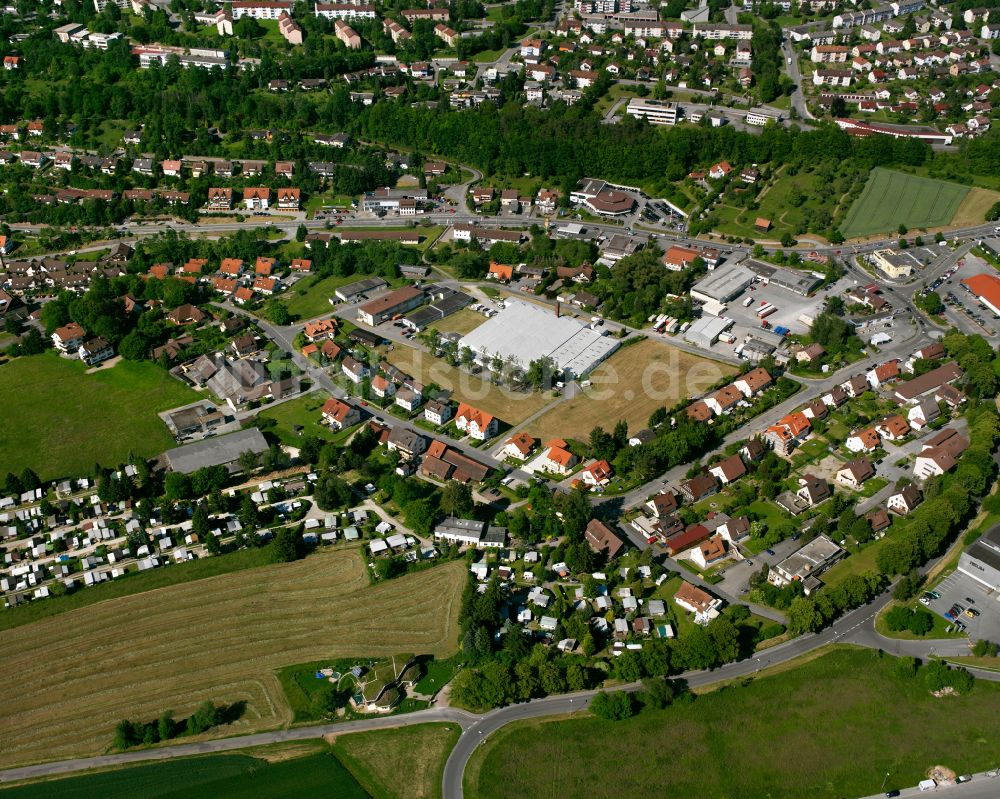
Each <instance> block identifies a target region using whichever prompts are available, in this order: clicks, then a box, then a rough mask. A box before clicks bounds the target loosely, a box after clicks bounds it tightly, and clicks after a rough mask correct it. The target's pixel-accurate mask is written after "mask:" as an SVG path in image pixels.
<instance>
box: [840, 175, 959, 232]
mask: <svg viewBox="0 0 1000 799" xmlns="http://www.w3.org/2000/svg"><path fill="white" fill-rule="evenodd" d="M968 193H969V187H968V186H962V185H960V184H958V183H948V182H947V181H944V180H935V179H934V178H922V177H918V176H916V175H907V174H906V173H905V172H895V171H893V170H891V169H883V168H882V167H877V168H875V169H873V170H872V174H871V177H869V178H868V182H867V183H866V184H865V188H864V191H862V192H861V196H860V197H858V199H856V200H855V201H854V204H853V205H852V206H851V208H850V210H849V211H848V212H847V217H846V218H845V219H844V224H843V225H841V227H840V232H841V233H842V234H843V235H844V237H845V238H848V239H853V238H858V237H861V236H871V235H873V234H875V233H892V232H894V231H895V230H896V229H897V228H898V227H899V226H900V225H905V226H906V227H907V229H909V230H913V231H916V230H918V229H920V228H931V227H941V226H942V225H947V224H949V223H950V222H951V220H952V217H954V216H955V212H956V211H958V208H959V206H960V205H961V204H962V200H964V199H965V195H967V194H968Z"/></svg>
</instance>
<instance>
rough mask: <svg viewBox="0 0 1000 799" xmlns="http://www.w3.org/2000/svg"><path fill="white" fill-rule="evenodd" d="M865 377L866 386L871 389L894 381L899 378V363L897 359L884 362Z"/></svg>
mask: <svg viewBox="0 0 1000 799" xmlns="http://www.w3.org/2000/svg"><path fill="white" fill-rule="evenodd" d="M865 377H867V378H868V384H869V385H870V386H871V387H872V388H878V387H879V386H881V385H883V384H884V383H888V382H889V381H890V380H896V379H897V378H898V377H899V361H898V360H897V359H893V360H891V361H886V362H885V363H883V364H880V365H878V366H876V367H875V368H874V369H872V370H871V371H869V372H868V374H867V375H865Z"/></svg>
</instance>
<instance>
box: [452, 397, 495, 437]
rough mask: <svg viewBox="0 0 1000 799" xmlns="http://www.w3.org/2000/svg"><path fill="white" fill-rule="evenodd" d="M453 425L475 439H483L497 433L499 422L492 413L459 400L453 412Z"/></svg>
mask: <svg viewBox="0 0 1000 799" xmlns="http://www.w3.org/2000/svg"><path fill="white" fill-rule="evenodd" d="M455 427H457V428H458V429H459V430H461V431H462V432H463V433H468V434H469V436H470V437H471V438H474V439H476V440H477V441H485V440H486V439H488V438H493V436H495V435H496V434H497V428H498V427H499V423H498V422H497V419H496V417H495V416H493V415H492V414H489V413H486V412H485V411H481V410H479V409H478V408H473V407H472V406H471V405H466V404H465V403H464V402H460V403H459V404H458V412H457V413H456V414H455Z"/></svg>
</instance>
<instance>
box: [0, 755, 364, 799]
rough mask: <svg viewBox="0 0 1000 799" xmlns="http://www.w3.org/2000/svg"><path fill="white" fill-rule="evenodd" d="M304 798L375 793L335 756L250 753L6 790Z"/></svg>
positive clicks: (38, 795)
mask: <svg viewBox="0 0 1000 799" xmlns="http://www.w3.org/2000/svg"><path fill="white" fill-rule="evenodd" d="M52 796H62V797H66V799H168V797H169V799H201V797H205V796H211V797H213V799H256V797H261V796H266V797H268V799H298V797H303V796H336V797H337V799H368V797H369V794H368V793H367V792H366V791H365V790H364V789H363V788H362V787H361V786H360V785H359V784H358V782H357V780H355V779H354V777H352V776H351V774H350V772H349V771H348V770H347V769H346V768H344V766H343V765H341V763H340V761H339V760H338V759H337V758H336V757H334V756H333V755H332V754H329V753H326V752H322V753H318V754H311V755H307V756H305V757H294V758H291V759H287V760H284V759H281V760H277V761H275V762H270V763H269V762H268V761H267V760H264V759H261V758H258V757H250V756H249V755H242V754H233V755H212V756H210V757H199V758H187V759H183V760H171V761H168V762H164V763H153V764H149V765H143V766H133V767H131V768H126V769H119V770H116V771H102V772H97V773H94V774H86V775H84V776H80V777H69V778H67V779H63V780H54V781H48V782H37V783H32V784H29V785H24V786H21V787H17V788H8V789H7V790H2V791H0V797H3V799H48V797H52Z"/></svg>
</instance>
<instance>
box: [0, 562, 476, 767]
mask: <svg viewBox="0 0 1000 799" xmlns="http://www.w3.org/2000/svg"><path fill="white" fill-rule="evenodd" d="M168 568H170V567H168ZM126 579H127V578H126ZM464 584H465V569H464V568H463V565H462V564H461V563H448V564H445V565H442V566H439V567H436V568H433V569H429V570H427V571H422V572H419V573H417V574H414V575H409V576H405V577H401V578H398V579H396V580H391V581H388V582H384V583H379V584H376V585H370V584H369V581H368V576H367V574H366V566H365V564H364V562H363V561H362V558H361V556H360V554H359V553H358V552H357V551H354V550H342V549H341V550H332V551H331V550H327V551H324V552H318V553H316V554H314V555H312V556H310V557H308V558H306V559H305V560H301V561H297V562H295V563H291V564H276V565H272V566H264V567H261V568H256V569H248V570H246V571H242V572H235V573H232V574H225V575H221V576H218V577H211V578H207V579H204V580H198V581H195V582H191V583H186V584H183V585H176V586H171V587H168V588H162V589H159V590H155V591H149V592H146V593H142V594H135V595H132V596H126V597H121V598H118V599H112V600H108V601H107V602H101V603H99V604H96V605H91V606H88V607H85V608H81V609H79V610H76V611H71V612H69V613H64V614H61V615H59V616H53V617H50V618H46V619H42V620H41V621H38V622H35V623H33V624H27V625H24V626H22V627H18V628H15V629H12V630H7V631H5V632H3V633H0V651H2V652H3V662H4V672H5V679H4V681H3V688H2V689H0V742H2V743H0V767H3V768H7V767H11V766H15V765H22V764H26V763H32V762H39V761H45V760H56V759H64V758H69V757H75V756H85V755H96V754H101V753H103V752H105V751H106V750H107V749H108V747H109V746H110V745H111V741H112V736H113V732H114V727H115V724H117V722H118V721H119V720H121V719H123V718H128V719H133V720H143V721H150V720H153V719H155V718H157V717H158V716H159V715H160V713H162V712H163V711H165V710H172V711H174V714H175V718H184V717H186V716H187V715H189V714H190V712H192V711H193V710H194V709H195V708H196V707H197V706H198V704H199V703H201V702H204V701H205V700H211V701H212V702H215V703H217V704H230V703H234V702H239V701H242V702H245V703H246V711H245V712H244V714H243V717H242V718H241V719H240V720H239V721H237V722H235V723H234V724H232V725H229V726H227V727H223V728H219V729H217V730H215V731H213V733H209V735H212V734H214V735H216V736H224V735H234V734H238V733H247V732H254V731H258V730H262V729H268V728H275V727H280V726H282V725H283V724H286V723H288V722H289V721H290V720H291V713H290V711H289V708H288V705H287V703H286V702H285V699H284V695H283V693H282V690H281V686H280V684H279V682H278V679H277V677H276V676H275V674H274V671H275V669H278V668H280V667H283V666H289V665H293V664H296V663H305V662H309V661H315V660H322V659H324V658H336V657H353V656H359V657H368V656H372V657H379V656H385V655H391V654H395V653H398V652H413V653H417V654H430V655H435V656H437V657H443V656H447V655H450V654H452V653H453V652H454V651H455V649H456V647H457V642H458V603H459V600H460V598H461V594H462V588H463V586H464Z"/></svg>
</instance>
